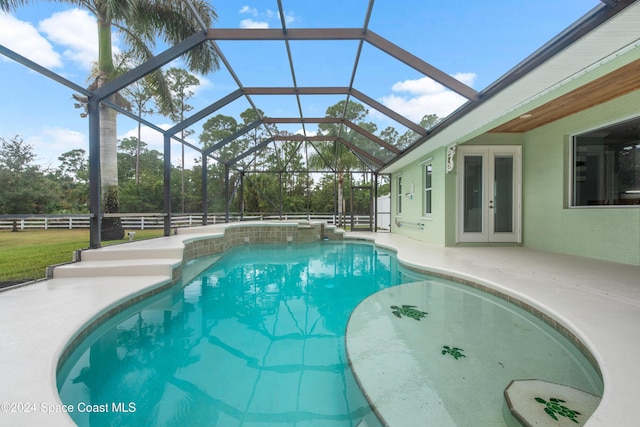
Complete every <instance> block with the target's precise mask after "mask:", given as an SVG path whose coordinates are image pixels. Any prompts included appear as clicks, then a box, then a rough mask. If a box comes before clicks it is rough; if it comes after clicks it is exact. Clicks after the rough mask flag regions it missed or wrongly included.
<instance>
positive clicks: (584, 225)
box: [522, 91, 640, 265]
mask: <svg viewBox="0 0 640 427" xmlns="http://www.w3.org/2000/svg"><path fill="white" fill-rule="evenodd" d="M638 105H640V91H636V92H633V93H631V94H628V95H625V96H623V97H620V98H618V99H616V100H614V101H610V102H608V103H605V104H602V105H600V106H597V107H593V108H591V109H589V110H586V111H584V112H581V113H577V114H574V115H572V116H569V117H567V118H564V119H561V120H558V121H556V122H554V123H551V124H548V125H546V126H542V127H540V128H537V129H535V130H533V131H531V132H528V133H526V134H525V135H524V146H523V156H522V158H523V180H522V181H523V242H524V245H525V246H528V247H531V248H535V249H541V250H548V251H552V252H562V253H567V254H573V255H580V256H587V257H592V258H599V259H604V260H609V261H616V262H622V263H626V264H634V265H640V206H637V205H636V206H627V207H604V206H594V207H580V208H572V207H570V205H569V198H570V182H571V176H570V175H571V158H570V144H571V137H572V136H573V135H575V134H578V133H582V132H585V131H587V130H591V129H595V128H599V127H602V126H606V125H608V124H611V123H615V122H617V121H622V120H625V119H628V118H630V117H633V115H634V114H635V115H636V116H637V115H640V109H639V108H638Z"/></svg>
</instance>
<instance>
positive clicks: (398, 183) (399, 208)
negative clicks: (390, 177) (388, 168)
mask: <svg viewBox="0 0 640 427" xmlns="http://www.w3.org/2000/svg"><path fill="white" fill-rule="evenodd" d="M396 180H397V181H396V188H397V190H398V193H397V194H398V204H397V205H396V213H397V214H398V215H399V214H401V213H402V175H399V176H398V177H397V178H396Z"/></svg>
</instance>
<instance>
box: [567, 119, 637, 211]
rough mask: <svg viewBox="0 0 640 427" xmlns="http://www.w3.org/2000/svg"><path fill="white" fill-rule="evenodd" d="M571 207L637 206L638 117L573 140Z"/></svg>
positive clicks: (578, 136)
mask: <svg viewBox="0 0 640 427" xmlns="http://www.w3.org/2000/svg"><path fill="white" fill-rule="evenodd" d="M572 152H573V173H572V177H573V195H572V205H573V206H600V205H605V206H611V205H615V206H619V205H640V118H636V119H633V120H630V121H625V122H622V123H618V124H615V125H611V126H607V127H604V128H601V129H597V130H594V131H591V132H587V133H584V134H582V135H577V136H575V137H574V138H573V147H572Z"/></svg>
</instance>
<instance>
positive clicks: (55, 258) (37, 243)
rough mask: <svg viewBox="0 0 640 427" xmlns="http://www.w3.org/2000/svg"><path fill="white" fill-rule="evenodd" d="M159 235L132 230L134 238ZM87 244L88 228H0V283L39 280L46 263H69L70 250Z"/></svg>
mask: <svg viewBox="0 0 640 427" xmlns="http://www.w3.org/2000/svg"><path fill="white" fill-rule="evenodd" d="M162 235H163V230H161V229H160V230H136V240H139V239H146V238H151V237H159V236H162ZM127 240H128V238H127V237H125V239H123V240H116V241H111V242H103V245H108V244H114V243H121V242H125V241H127ZM88 247H89V230H23V231H18V232H11V231H10V230H0V285H2V284H5V285H6V284H12V283H19V282H25V281H29V280H36V279H42V278H44V277H45V272H46V268H47V266H49V265H54V264H60V263H64V262H69V261H71V259H72V256H73V251H75V250H76V249H85V248H88Z"/></svg>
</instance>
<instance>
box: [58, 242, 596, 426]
mask: <svg viewBox="0 0 640 427" xmlns="http://www.w3.org/2000/svg"><path fill="white" fill-rule="evenodd" d="M425 280H427V281H428V282H429V283H430V284H431V286H437V284H438V283H443V284H446V286H448V287H461V286H462V285H455V284H453V285H452V284H451V282H446V281H444V280H441V279H436V278H432V277H429V276H425V275H420V274H417V273H415V272H412V271H409V270H406V269H404V268H402V267H399V266H398V264H397V261H396V257H395V255H394V254H393V253H390V252H387V251H385V250H382V249H380V248H376V247H375V246H373V245H370V244H364V243H362V244H360V243H336V242H323V243H320V244H317V243H316V244H289V245H245V246H241V247H236V248H233V249H231V250H229V251H227V252H225V254H224V256H222V257H221V258H220V259H218V260H217V261H216V262H214V263H213V264H212V265H211V266H210V267H209V268H208V269H207V270H206V271H204V272H203V273H202V274H200V275H199V276H197V277H196V278H195V279H194V280H192V281H191V282H189V283H186V284H180V285H176V286H174V287H172V288H171V289H169V290H167V291H165V292H163V293H161V294H158V295H156V296H154V297H151V298H149V299H148V300H145V301H143V302H142V303H140V304H138V305H135V306H133V307H130V308H129V309H127V310H125V311H123V312H122V313H120V314H118V315H117V316H115V317H114V318H112V319H110V320H109V321H108V322H106V323H105V324H103V325H101V326H100V327H98V328H97V329H96V331H95V332H93V333H91V334H90V335H89V337H88V338H87V339H86V340H84V342H83V343H82V344H81V345H80V346H78V348H77V349H76V350H74V351H73V352H72V354H71V355H70V357H69V358H68V359H67V360H66V361H65V363H64V364H63V366H62V367H61V369H60V371H59V372H58V389H59V392H60V397H61V399H62V401H63V403H65V404H70V405H73V406H74V408H76V410H75V411H74V412H72V413H70V415H71V417H72V418H73V420H74V421H75V422H76V423H77V424H78V425H80V426H93V427H95V426H122V425H127V426H136V425H140V426H185V425H189V426H256V427H259V426H292V425H295V426H328V427H331V426H336V427H338V426H358V425H359V423H360V422H361V420H363V419H364V420H365V421H366V423H367V424H368V426H369V427H374V426H377V425H379V424H378V423H377V420H376V417H375V416H374V415H373V412H372V410H371V408H370V406H369V405H368V403H367V401H366V399H365V398H364V397H363V394H362V393H361V391H360V390H359V388H358V386H357V384H356V382H355V380H354V377H353V374H352V373H351V370H350V367H349V363H348V360H347V356H346V351H345V341H344V340H345V329H346V325H347V322H348V320H349V316H350V315H351V313H352V312H353V310H354V309H355V307H356V306H357V305H358V304H359V303H360V302H361V301H363V300H364V299H365V298H367V297H368V296H370V295H372V294H374V293H376V292H378V291H380V290H382V289H385V288H389V287H392V286H395V285H399V284H403V283H411V282H418V281H425ZM465 295H467V294H465ZM465 298H466V297H465ZM457 302H459V300H456V303H457ZM444 304H446V301H444ZM464 305H466V304H464ZM464 305H463V307H462V309H464ZM509 307H510V308H509V310H513V309H514V307H512V306H509ZM433 308H434V307H430V308H429V309H430V310H431V309H433ZM471 319H472V320H473V321H477V318H475V317H471ZM531 329H536V328H531ZM497 339H499V337H498V338H497ZM524 339H526V338H524ZM553 340H554V342H555V341H557V337H553ZM510 347H513V348H512V350H513V351H517V347H518V345H517V343H510ZM525 347H526V346H525ZM569 359H575V357H574V356H571V357H569ZM525 360H529V358H527V359H525ZM563 363H564V362H563ZM576 363H577V364H578V365H580V366H579V367H578V368H576V369H574V370H573V371H575V372H577V373H578V374H579V375H585V377H589V374H588V373H585V372H584V371H585V368H584V367H583V366H582V365H584V363H582V362H580V361H579V362H576ZM581 363H582V364H581ZM577 381H578V382H582V383H586V384H592V385H593V387H592V388H598V387H599V386H600V385H598V383H597V382H598V381H597V379H596V380H593V379H591V378H587V379H578V380H577ZM505 385H506V384H505ZM478 393H479V395H480V396H481V395H482V394H481V393H482V391H481V390H478ZM79 409H80V410H79ZM497 410H498V411H499V410H500V408H498V409H497Z"/></svg>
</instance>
